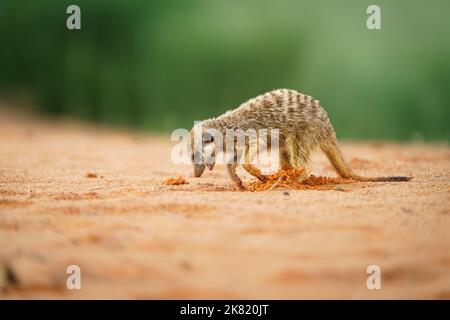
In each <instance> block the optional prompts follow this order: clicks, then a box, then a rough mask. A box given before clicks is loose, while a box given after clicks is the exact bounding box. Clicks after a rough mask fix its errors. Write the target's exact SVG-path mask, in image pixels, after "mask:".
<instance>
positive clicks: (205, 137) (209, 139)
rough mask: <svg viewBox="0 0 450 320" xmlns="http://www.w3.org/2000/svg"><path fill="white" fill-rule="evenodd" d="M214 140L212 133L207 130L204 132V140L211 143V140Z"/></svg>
mask: <svg viewBox="0 0 450 320" xmlns="http://www.w3.org/2000/svg"><path fill="white" fill-rule="evenodd" d="M213 141H214V137H213V136H212V134H210V133H208V132H205V133H204V134H203V142H206V143H210V142H213Z"/></svg>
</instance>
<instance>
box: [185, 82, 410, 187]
mask: <svg viewBox="0 0 450 320" xmlns="http://www.w3.org/2000/svg"><path fill="white" fill-rule="evenodd" d="M249 129H253V130H259V129H268V130H271V129H278V135H279V137H278V142H279V163H280V167H281V168H285V169H286V168H287V169H289V168H296V169H300V168H303V169H305V170H303V172H304V174H303V175H302V176H301V177H299V180H300V181H299V182H301V180H304V179H306V178H307V172H308V170H307V168H308V162H309V158H310V154H311V152H312V151H313V150H314V149H315V148H316V147H320V149H322V151H323V152H324V153H325V155H326V156H327V158H328V159H329V161H330V162H331V164H332V165H333V168H334V169H335V171H336V172H337V173H338V174H339V176H341V177H342V178H350V179H354V180H357V181H408V180H410V179H411V177H402V176H393V177H363V176H360V175H357V174H355V173H354V172H353V171H352V170H351V169H350V167H349V165H348V164H347V163H346V162H345V161H344V158H343V156H342V153H341V151H340V150H339V147H338V145H337V139H336V134H335V131H334V129H333V126H332V125H331V122H330V119H329V118H328V115H327V112H326V111H325V109H324V108H323V107H322V106H321V105H320V102H319V101H318V100H316V99H314V98H313V97H312V96H309V95H306V94H302V93H299V92H297V91H295V90H289V89H278V90H273V91H270V92H266V93H264V94H261V95H259V96H257V97H255V98H252V99H250V100H248V101H246V102H244V103H242V104H241V105H240V106H239V107H238V108H236V109H234V110H230V111H227V112H226V113H224V114H222V115H220V116H218V117H216V118H211V119H207V120H204V121H201V122H199V123H196V124H195V125H194V127H193V128H192V130H191V133H190V139H191V158H192V159H191V160H192V162H193V163H194V176H195V177H200V176H201V175H202V173H203V171H204V170H205V167H208V168H209V169H210V170H212V169H213V167H214V164H215V155H216V152H217V151H218V150H216V147H217V145H216V141H215V139H214V136H213V135H211V134H210V133H208V132H209V131H210V130H217V132H219V133H220V134H221V135H222V136H224V137H225V139H227V132H229V131H228V130H242V131H247V130H249ZM194 132H200V134H199V135H198V136H196V135H195V134H194ZM228 136H229V134H228ZM196 137H197V138H196ZM198 137H201V138H200V139H201V140H202V141H201V142H202V143H201V148H195V147H194V143H195V142H196V139H198ZM250 143H251V142H250V141H249V140H248V139H247V140H246V141H245V144H244V145H243V146H239V147H238V146H236V145H233V148H234V150H232V151H233V156H232V158H231V159H230V160H229V161H227V170H228V173H229V175H230V177H231V179H232V180H233V182H234V183H235V184H236V186H237V187H238V188H239V189H245V187H244V185H243V183H242V180H241V179H240V178H239V176H238V175H237V174H236V168H237V167H238V165H239V163H238V160H239V158H240V157H241V156H242V155H243V154H244V155H245V161H244V163H243V164H242V167H243V168H244V169H245V170H246V171H248V172H249V173H250V174H251V175H253V176H255V177H256V178H258V179H260V180H265V179H266V177H265V176H264V175H263V174H262V173H261V171H260V170H259V169H258V168H256V167H255V166H253V165H252V164H251V163H250V161H251V159H252V157H253V156H254V153H255V152H253V154H251V153H250V152H249V144H250ZM269 144H270V143H269ZM208 148H209V149H210V150H209V153H208V154H209V155H208V156H206V150H207V149H208ZM225 149H226V148H225V144H224V145H223V149H222V151H225V152H226V151H227V150H225ZM257 150H258V149H256V152H257Z"/></svg>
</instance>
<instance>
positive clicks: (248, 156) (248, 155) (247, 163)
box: [242, 143, 267, 181]
mask: <svg viewBox="0 0 450 320" xmlns="http://www.w3.org/2000/svg"><path fill="white" fill-rule="evenodd" d="M250 150H251V151H250ZM257 153H258V148H257V147H256V148H250V145H249V144H248V143H247V144H246V145H245V154H244V156H245V160H244V164H243V165H242V167H243V168H244V169H245V170H246V171H247V172H248V173H250V174H251V175H252V176H254V177H256V178H258V179H259V180H261V181H266V180H267V177H266V176H265V175H263V174H262V173H261V170H260V169H259V168H257V167H255V166H254V165H253V164H251V161H252V160H253V158H254V157H255V155H256V154H257Z"/></svg>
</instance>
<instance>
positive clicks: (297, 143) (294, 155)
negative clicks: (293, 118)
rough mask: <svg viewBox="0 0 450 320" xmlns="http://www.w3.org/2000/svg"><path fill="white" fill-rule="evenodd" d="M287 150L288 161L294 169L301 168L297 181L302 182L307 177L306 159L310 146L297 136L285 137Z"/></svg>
mask: <svg viewBox="0 0 450 320" xmlns="http://www.w3.org/2000/svg"><path fill="white" fill-rule="evenodd" d="M286 144H287V148H288V150H289V162H290V164H291V166H292V167H294V168H295V169H303V173H302V175H301V176H300V177H298V179H297V181H298V182H303V181H304V180H305V179H306V178H307V177H308V160H309V155H310V152H311V148H310V146H309V145H308V142H307V141H302V139H299V138H298V137H289V138H287V139H286Z"/></svg>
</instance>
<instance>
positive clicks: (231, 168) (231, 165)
mask: <svg viewBox="0 0 450 320" xmlns="http://www.w3.org/2000/svg"><path fill="white" fill-rule="evenodd" d="M240 155H241V153H239V154H238V153H237V152H236V148H235V149H234V154H233V157H232V160H229V161H228V162H227V170H228V173H229V174H230V177H231V180H233V182H234V184H235V185H236V186H237V187H238V188H239V189H240V190H245V187H244V184H243V183H242V180H241V178H239V176H238V175H237V173H236V168H237V166H238V159H240Z"/></svg>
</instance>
